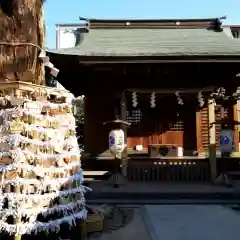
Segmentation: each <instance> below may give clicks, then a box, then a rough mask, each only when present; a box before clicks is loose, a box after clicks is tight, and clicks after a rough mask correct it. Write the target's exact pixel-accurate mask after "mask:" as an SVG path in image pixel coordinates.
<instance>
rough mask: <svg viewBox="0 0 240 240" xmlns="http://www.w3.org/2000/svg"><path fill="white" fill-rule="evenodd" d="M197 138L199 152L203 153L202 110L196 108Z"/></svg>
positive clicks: (199, 153)
mask: <svg viewBox="0 0 240 240" xmlns="http://www.w3.org/2000/svg"><path fill="white" fill-rule="evenodd" d="M196 140H197V153H198V155H201V153H202V152H204V150H203V147H202V128H201V112H200V110H199V109H197V110H196Z"/></svg>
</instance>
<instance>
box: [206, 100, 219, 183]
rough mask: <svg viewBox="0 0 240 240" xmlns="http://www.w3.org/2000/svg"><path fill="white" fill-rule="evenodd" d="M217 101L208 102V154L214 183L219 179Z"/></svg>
mask: <svg viewBox="0 0 240 240" xmlns="http://www.w3.org/2000/svg"><path fill="white" fill-rule="evenodd" d="M215 121H216V119H215V101H214V99H209V100H208V127H209V128H208V129H209V130H208V136H209V141H208V152H209V162H210V172H211V180H212V181H214V180H215V179H216V177H217V160H216V129H215V128H216V126H215V125H216V124H215Z"/></svg>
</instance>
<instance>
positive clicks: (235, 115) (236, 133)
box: [233, 103, 239, 152]
mask: <svg viewBox="0 0 240 240" xmlns="http://www.w3.org/2000/svg"><path fill="white" fill-rule="evenodd" d="M233 122H234V125H233V131H234V151H235V152H239V130H238V105H237V103H236V104H234V105H233Z"/></svg>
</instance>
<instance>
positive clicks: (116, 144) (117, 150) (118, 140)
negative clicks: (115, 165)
mask: <svg viewBox="0 0 240 240" xmlns="http://www.w3.org/2000/svg"><path fill="white" fill-rule="evenodd" d="M124 147H125V143H124V132H123V130H121V129H115V130H112V131H111V132H110V133H109V149H110V152H111V153H112V154H114V155H115V156H116V155H119V154H121V153H122V152H123V150H124Z"/></svg>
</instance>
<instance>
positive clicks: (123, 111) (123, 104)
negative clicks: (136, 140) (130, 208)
mask: <svg viewBox="0 0 240 240" xmlns="http://www.w3.org/2000/svg"><path fill="white" fill-rule="evenodd" d="M120 104H121V106H120V107H121V108H120V117H121V120H122V121H125V122H126V121H127V101H126V92H125V91H123V92H122V93H121V100H120ZM121 129H122V130H123V131H124V136H125V137H124V143H125V144H126V147H125V149H124V151H123V154H122V163H121V165H122V175H123V176H124V177H127V161H128V153H127V152H128V151H127V126H126V124H121Z"/></svg>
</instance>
